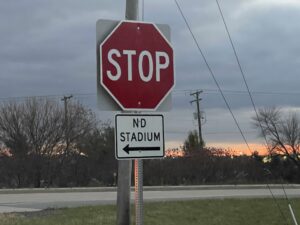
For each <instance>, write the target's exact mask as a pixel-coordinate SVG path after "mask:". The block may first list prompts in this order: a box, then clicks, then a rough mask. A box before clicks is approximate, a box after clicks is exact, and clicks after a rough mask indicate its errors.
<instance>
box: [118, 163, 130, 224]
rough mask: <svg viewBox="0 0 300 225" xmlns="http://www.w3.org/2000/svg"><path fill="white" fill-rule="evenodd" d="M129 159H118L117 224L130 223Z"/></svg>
mask: <svg viewBox="0 0 300 225" xmlns="http://www.w3.org/2000/svg"><path fill="white" fill-rule="evenodd" d="M131 167H132V161H131V160H119V161H118V190H117V191H118V192H117V225H130V186H131Z"/></svg>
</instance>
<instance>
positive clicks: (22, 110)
mask: <svg viewBox="0 0 300 225" xmlns="http://www.w3.org/2000/svg"><path fill="white" fill-rule="evenodd" d="M61 115H62V112H61V109H60V107H59V105H58V104H56V103H55V102H53V101H50V100H48V99H37V98H30V99H28V100H26V101H25V102H22V103H17V102H14V101H10V102H5V103H3V104H2V105H1V106H0V141H1V142H2V143H3V144H4V145H5V146H6V147H7V148H9V149H10V151H11V154H12V157H13V158H14V159H15V162H16V165H18V166H17V170H18V171H20V172H22V170H23V167H24V166H25V165H24V164H27V165H29V163H28V160H30V161H31V165H30V170H31V171H32V176H33V179H34V186H35V187H40V181H41V170H42V166H43V165H42V163H43V161H42V156H47V157H51V155H53V151H54V150H55V147H56V146H57V145H58V144H59V143H60V142H61V141H62V122H63V121H62V116H61ZM26 161H27V163H26ZM17 176H18V179H20V178H19V175H17ZM19 185H20V182H19Z"/></svg>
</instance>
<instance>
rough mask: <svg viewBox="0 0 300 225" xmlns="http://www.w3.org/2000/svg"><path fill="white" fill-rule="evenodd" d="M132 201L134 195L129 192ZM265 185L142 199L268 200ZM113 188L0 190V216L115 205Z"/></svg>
mask: <svg viewBox="0 0 300 225" xmlns="http://www.w3.org/2000/svg"><path fill="white" fill-rule="evenodd" d="M271 190H272V193H273V195H274V196H276V197H284V191H283V189H282V188H281V187H280V186H273V187H272V188H271ZM285 191H286V193H287V195H288V197H290V198H294V197H300V187H299V186H293V187H287V188H286V189H285ZM131 196H132V200H133V196H134V193H133V192H132V195H131ZM269 197H272V195H271V192H270V190H269V189H268V188H266V186H238V187H237V186H211V187H210V186H187V187H155V188H147V187H146V188H145V190H144V200H145V201H146V202H150V201H176V200H196V199H215V198H219V199H222V198H269ZM115 203H116V192H115V189H114V188H106V189H100V190H98V189H54V190H51V189H47V190H43V191H40V190H33V191H26V190H25V191H24V190H23V191H22V190H21V191H8V190H6V191H0V213H3V212H24V211H39V210H42V209H46V208H61V207H77V206H85V205H103V204H115Z"/></svg>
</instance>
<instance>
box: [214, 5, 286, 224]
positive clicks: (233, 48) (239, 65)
mask: <svg viewBox="0 0 300 225" xmlns="http://www.w3.org/2000/svg"><path fill="white" fill-rule="evenodd" d="M216 3H217V5H218V9H219V12H220V15H221V17H222V21H223V23H224V27H225V30H226V32H227V35H228V38H229V41H230V44H231V47H232V50H233V52H234V56H235V59H236V61H237V64H238V67H239V70H240V72H241V75H242V78H243V81H244V84H245V86H246V89H247V92H248V94H249V98H250V100H251V104H252V106H253V109H254V111H255V114H256V118H257V121H258V123H259V126H260V129H261V131H262V134H263V137H264V139H265V142H266V145H267V148H268V150H269V151H270V147H269V144H268V140H267V136H266V133H265V131H264V129H263V127H262V124H261V121H260V119H259V116H258V112H257V109H256V106H255V103H254V99H253V96H252V94H251V92H250V88H249V86H248V82H247V80H246V77H245V74H244V71H243V68H242V66H241V63H240V60H239V57H238V55H237V51H236V49H235V46H234V44H233V40H232V38H231V35H230V32H229V29H228V27H227V23H226V21H225V18H224V15H223V12H222V9H221V7H220V4H219V2H218V0H216ZM267 187H268V189H269V191H270V193H271V195H272V198H273V199H274V201H275V203H276V205H277V207H278V209H279V211H280V213H281V215H282V217H283V219H284V221H285V222H286V224H288V220H287V218H286V217H285V215H284V213H283V211H282V210H281V208H280V206H279V204H278V202H277V200H276V198H275V196H274V194H273V192H272V190H271V188H270V186H269V184H267ZM283 190H284V194H285V196H286V198H287V195H286V192H285V189H284V187H283Z"/></svg>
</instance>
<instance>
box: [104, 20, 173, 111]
mask: <svg viewBox="0 0 300 225" xmlns="http://www.w3.org/2000/svg"><path fill="white" fill-rule="evenodd" d="M100 83H101V85H102V86H103V87H104V88H105V89H106V91H107V92H108V93H109V94H110V95H111V96H112V97H113V99H114V100H115V101H116V102H117V103H118V105H119V106H120V107H121V108H122V109H123V110H155V109H156V108H157V107H158V106H159V105H160V103H161V102H163V100H164V98H165V97H166V96H167V95H168V94H169V93H170V91H171V89H172V88H173V86H174V56H173V49H172V46H171V45H170V43H169V41H168V40H167V39H166V38H165V37H164V36H163V34H162V33H161V32H160V31H159V29H158V28H157V27H156V25H154V24H151V23H144V22H130V21H121V22H120V23H119V24H118V25H117V26H116V27H115V29H114V30H113V31H112V32H111V33H110V34H109V35H108V37H107V38H106V39H105V40H104V41H103V42H102V43H101V44H100Z"/></svg>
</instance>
